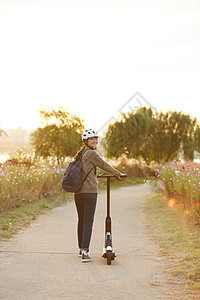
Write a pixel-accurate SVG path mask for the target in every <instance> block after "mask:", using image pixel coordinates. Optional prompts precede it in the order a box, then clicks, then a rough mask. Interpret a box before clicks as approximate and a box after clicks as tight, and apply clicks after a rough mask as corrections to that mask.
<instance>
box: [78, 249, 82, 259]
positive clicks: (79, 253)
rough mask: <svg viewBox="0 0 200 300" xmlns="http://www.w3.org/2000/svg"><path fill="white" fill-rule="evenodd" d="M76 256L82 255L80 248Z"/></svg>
mask: <svg viewBox="0 0 200 300" xmlns="http://www.w3.org/2000/svg"><path fill="white" fill-rule="evenodd" d="M78 257H80V258H81V257H82V250H81V249H79V252H78Z"/></svg>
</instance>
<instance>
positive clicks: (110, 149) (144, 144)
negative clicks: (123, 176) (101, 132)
mask: <svg viewBox="0 0 200 300" xmlns="http://www.w3.org/2000/svg"><path fill="white" fill-rule="evenodd" d="M196 126H197V122H196V119H194V120H193V119H191V117H190V116H189V115H184V114H183V113H182V112H176V111H175V112H167V113H162V112H160V113H154V112H153V111H152V109H151V108H149V109H147V108H146V107H142V108H140V109H138V110H137V111H135V112H131V113H129V114H127V115H125V114H123V115H121V120H120V121H117V122H115V123H114V124H112V125H110V126H109V128H108V132H107V134H106V137H105V141H104V144H106V155H107V157H116V158H117V157H119V156H120V155H121V154H126V155H127V157H129V158H140V157H142V158H143V159H144V160H145V161H146V162H147V163H148V164H149V163H150V162H151V161H157V162H159V161H169V160H172V159H175V158H177V155H178V152H179V149H180V145H181V142H182V144H183V150H184V154H185V157H187V158H192V157H193V153H194V130H195V127H196Z"/></svg>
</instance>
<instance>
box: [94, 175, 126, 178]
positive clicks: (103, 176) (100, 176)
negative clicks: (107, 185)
mask: <svg viewBox="0 0 200 300" xmlns="http://www.w3.org/2000/svg"><path fill="white" fill-rule="evenodd" d="M107 177H118V176H115V175H110V174H99V175H97V178H107ZM119 177H127V175H126V174H122V175H119Z"/></svg>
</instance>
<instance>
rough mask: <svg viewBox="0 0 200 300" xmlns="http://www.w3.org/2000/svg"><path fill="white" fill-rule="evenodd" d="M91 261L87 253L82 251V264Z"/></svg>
mask: <svg viewBox="0 0 200 300" xmlns="http://www.w3.org/2000/svg"><path fill="white" fill-rule="evenodd" d="M89 261H91V257H90V254H89V251H84V250H83V251H82V262H89Z"/></svg>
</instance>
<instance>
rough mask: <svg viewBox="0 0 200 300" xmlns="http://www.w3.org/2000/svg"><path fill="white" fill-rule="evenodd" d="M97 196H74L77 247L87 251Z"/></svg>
mask: <svg viewBox="0 0 200 300" xmlns="http://www.w3.org/2000/svg"><path fill="white" fill-rule="evenodd" d="M96 202H97V194H96V193H95V194H94V193H91V194H89V193H87V194H86V193H85V194H75V203H76V208H77V213H78V246H79V248H80V249H86V250H89V245H90V240H91V235H92V226H93V221H94V214H95V209H96Z"/></svg>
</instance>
